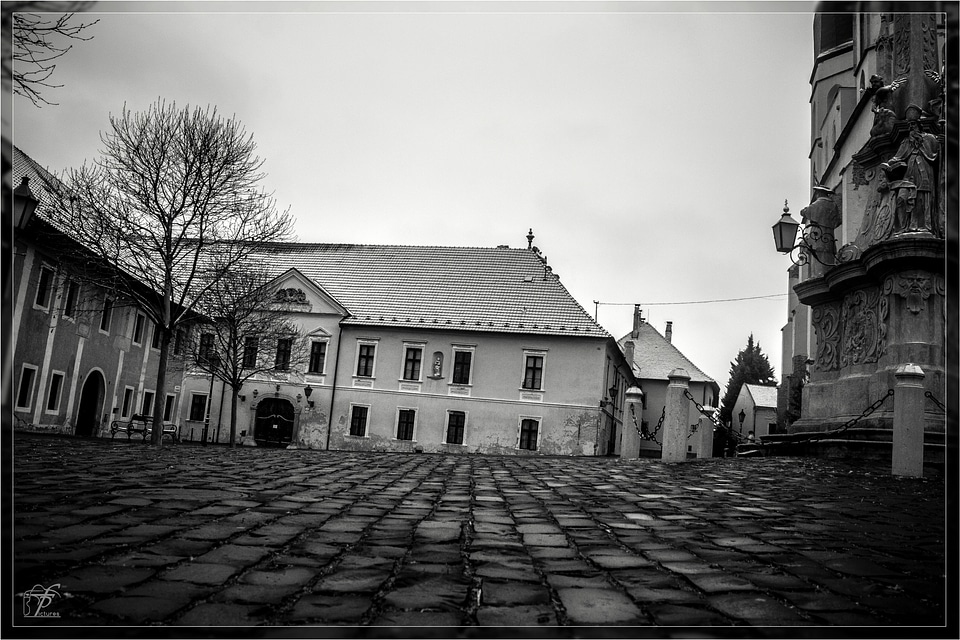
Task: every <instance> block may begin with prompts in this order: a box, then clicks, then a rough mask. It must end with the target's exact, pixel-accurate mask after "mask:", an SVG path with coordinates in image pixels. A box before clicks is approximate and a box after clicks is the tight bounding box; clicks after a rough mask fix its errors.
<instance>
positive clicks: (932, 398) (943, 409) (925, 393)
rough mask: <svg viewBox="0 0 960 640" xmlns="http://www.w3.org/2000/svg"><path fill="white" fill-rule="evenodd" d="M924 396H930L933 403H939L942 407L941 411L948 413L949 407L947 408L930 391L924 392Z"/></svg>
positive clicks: (940, 407)
mask: <svg viewBox="0 0 960 640" xmlns="http://www.w3.org/2000/svg"><path fill="white" fill-rule="evenodd" d="M923 397H924V398H929V399H930V400H933V404H935V405H937V407H938V408H939V409H940V411H941V412H943V413H946V412H947V408H946V407H945V406H943V403H942V402H940V401H939V400H937V396H935V395H933V394H932V393H930V392H929V391H924V392H923Z"/></svg>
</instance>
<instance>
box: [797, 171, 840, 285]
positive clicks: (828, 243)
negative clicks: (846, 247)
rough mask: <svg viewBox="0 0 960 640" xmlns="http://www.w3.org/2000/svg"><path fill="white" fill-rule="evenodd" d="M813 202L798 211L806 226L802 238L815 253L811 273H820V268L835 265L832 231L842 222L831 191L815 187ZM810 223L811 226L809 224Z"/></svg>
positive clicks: (834, 246) (834, 244)
mask: <svg viewBox="0 0 960 640" xmlns="http://www.w3.org/2000/svg"><path fill="white" fill-rule="evenodd" d="M813 194H814V196H813V197H814V200H813V202H811V203H810V205H809V206H807V207H804V208H803V209H802V210H801V211H800V218H801V222H803V223H804V224H807V225H808V226H807V228H805V229H804V231H803V237H804V239H805V240H806V242H807V244H808V245H809V246H810V248H811V249H812V250H813V251H814V252H815V262H816V263H817V266H815V265H814V264H811V269H812V273H813V274H814V275H817V274H818V273H819V272H822V269H821V267H822V266H829V265H833V264H835V263H836V260H835V257H836V252H837V245H836V242H835V240H834V235H833V230H834V229H836V228H837V227H838V226H840V223H841V222H843V217H842V214H841V213H840V208H839V207H838V206H837V203H836V202H834V201H833V190H832V189H829V188H827V187H824V186H821V185H817V186H815V187H814V188H813ZM811 223H812V224H811Z"/></svg>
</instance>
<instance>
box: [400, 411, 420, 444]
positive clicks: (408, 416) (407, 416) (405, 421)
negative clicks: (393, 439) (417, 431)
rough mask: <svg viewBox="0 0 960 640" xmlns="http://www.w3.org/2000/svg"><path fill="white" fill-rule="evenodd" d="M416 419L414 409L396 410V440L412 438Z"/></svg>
mask: <svg viewBox="0 0 960 640" xmlns="http://www.w3.org/2000/svg"><path fill="white" fill-rule="evenodd" d="M416 419H417V411H416V409H400V410H399V411H398V412H397V440H413V427H414V424H415V423H416Z"/></svg>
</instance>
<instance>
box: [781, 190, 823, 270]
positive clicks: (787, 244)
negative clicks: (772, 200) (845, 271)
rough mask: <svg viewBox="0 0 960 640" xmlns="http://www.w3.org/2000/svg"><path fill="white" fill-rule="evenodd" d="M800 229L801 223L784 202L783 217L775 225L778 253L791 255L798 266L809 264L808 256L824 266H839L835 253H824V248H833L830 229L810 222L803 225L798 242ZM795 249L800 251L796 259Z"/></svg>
mask: <svg viewBox="0 0 960 640" xmlns="http://www.w3.org/2000/svg"><path fill="white" fill-rule="evenodd" d="M799 229H800V223H799V222H797V221H796V220H794V219H793V216H791V215H790V207H789V205H788V204H787V201H786V200H784V201H783V215H781V216H780V220H778V221H777V223H776V224H774V225H773V242H774V245H775V246H776V248H777V251H779V252H780V253H786V254H790V260H792V261H793V263H794V264H798V265H801V264H807V262H809V258H808V257H807V256H813V258H814V260H816V261H817V262H819V263H820V264H822V265H824V266H828V267H832V266H834V265H836V264H837V257H836V256H835V255H834V254H833V252H828V251H824V247H832V246H833V241H834V237H833V232H832V231H831V230H830V229H827V228H826V227H823V226H820V225H819V224H817V223H816V222H813V221H811V220H808V221H807V222H806V223H805V224H804V225H803V231H802V232H801V233H800V240H799V242H798V241H797V231H798V230H799ZM817 247H820V249H819V250H818V249H817ZM794 249H800V252H799V254H798V256H797V257H796V258H794V257H793V254H792V252H793V250H794Z"/></svg>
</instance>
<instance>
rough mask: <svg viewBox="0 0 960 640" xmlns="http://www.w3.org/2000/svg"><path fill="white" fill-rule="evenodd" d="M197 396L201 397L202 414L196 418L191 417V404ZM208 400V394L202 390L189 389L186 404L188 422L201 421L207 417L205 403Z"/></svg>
mask: <svg viewBox="0 0 960 640" xmlns="http://www.w3.org/2000/svg"><path fill="white" fill-rule="evenodd" d="M197 397H201V398H203V415H202V416H201V417H200V418H199V419H197V418H194V417H193V405H194V400H195V399H196V398H197ZM209 402H210V394H208V393H204V392H203V391H191V392H190V404H189V405H188V406H187V420H189V421H190V422H203V421H204V420H206V419H207V403H209Z"/></svg>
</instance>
